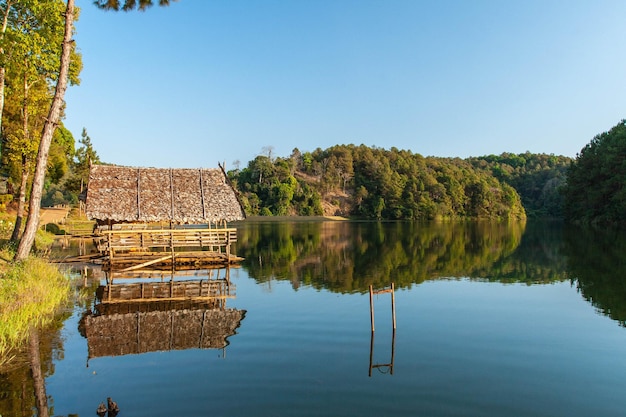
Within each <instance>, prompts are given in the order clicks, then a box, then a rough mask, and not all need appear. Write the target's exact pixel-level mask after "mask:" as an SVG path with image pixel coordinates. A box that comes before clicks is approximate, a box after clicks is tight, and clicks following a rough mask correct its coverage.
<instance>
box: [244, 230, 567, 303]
mask: <svg viewBox="0 0 626 417" xmlns="http://www.w3.org/2000/svg"><path fill="white" fill-rule="evenodd" d="M525 231H526V224H525V223H524V222H511V223H506V222H458V223H454V222H450V223H417V222H276V223H271V222H268V223H262V224H254V223H252V224H245V225H242V227H240V228H239V231H238V234H239V237H238V243H237V248H236V251H237V254H238V255H239V256H243V257H245V259H246V260H245V261H244V263H243V266H244V267H245V268H246V269H247V270H248V272H249V274H250V276H251V277H254V278H255V279H257V280H258V281H261V282H264V281H268V280H270V279H282V280H290V281H291V282H292V285H293V287H294V288H298V287H299V286H301V285H310V286H313V287H315V288H325V289H329V290H332V291H337V292H342V293H346V292H365V291H367V289H368V287H369V285H374V286H375V287H384V286H387V285H389V284H390V283H391V282H395V285H396V287H410V286H411V285H413V284H417V283H421V282H423V281H425V280H431V279H437V278H441V277H452V278H455V277H470V278H476V279H489V280H496V281H503V282H513V281H515V282H519V281H522V282H529V283H533V282H549V281H553V280H563V279H566V274H565V270H564V267H565V263H564V261H563V260H562V257H561V255H560V253H559V252H560V250H559V248H560V245H559V244H553V242H554V241H556V240H557V239H561V231H560V228H554V227H545V225H541V226H539V227H533V228H531V229H530V230H528V232H530V233H526V234H525ZM522 236H524V239H522ZM524 243H525V245H524Z"/></svg>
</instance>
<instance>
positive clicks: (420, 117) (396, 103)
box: [64, 0, 626, 169]
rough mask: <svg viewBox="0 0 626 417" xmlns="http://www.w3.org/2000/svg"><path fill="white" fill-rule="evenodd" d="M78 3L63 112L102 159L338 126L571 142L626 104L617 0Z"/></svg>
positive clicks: (410, 136)
mask: <svg viewBox="0 0 626 417" xmlns="http://www.w3.org/2000/svg"><path fill="white" fill-rule="evenodd" d="M77 5H78V6H79V7H80V8H81V15H80V20H79V21H78V22H77V25H76V31H77V33H76V36H75V40H76V43H77V46H78V48H79V50H80V51H81V53H82V55H83V63H84V69H83V72H82V74H81V84H80V85H79V86H73V87H70V88H69V89H68V92H67V94H66V101H67V109H66V119H65V121H64V123H65V125H66V127H67V128H68V129H70V130H71V131H72V133H73V134H74V137H75V139H76V140H77V141H78V139H79V138H80V135H81V131H82V129H83V127H84V128H86V129H87V132H88V134H89V136H90V137H91V140H92V142H93V144H94V146H95V148H96V151H97V152H98V154H99V155H100V158H101V159H102V160H103V161H106V162H109V163H115V164H120V165H131V166H153V167H173V168H180V167H216V166H217V163H218V162H220V163H221V162H225V163H226V167H227V169H230V168H233V166H234V165H235V161H239V163H240V166H241V167H244V166H245V165H246V164H247V163H248V161H250V160H252V159H254V158H255V157H256V156H257V155H258V154H260V153H262V151H263V149H264V148H265V149H267V148H268V147H271V148H272V149H273V153H274V155H275V156H283V157H287V156H289V155H290V154H291V152H292V150H293V149H294V148H296V147H297V148H298V149H300V151H302V152H304V151H313V150H315V149H316V148H318V147H319V148H322V149H326V148H328V147H330V146H333V145H336V144H350V143H353V144H355V145H360V144H365V145H368V146H377V147H382V148H386V149H389V148H391V147H396V148H398V149H409V150H411V151H413V152H414V153H419V154H422V155H424V156H431V155H432V156H441V157H461V158H466V157H468V156H480V155H486V154H500V153H502V152H513V153H522V152H526V151H530V152H533V153H553V154H557V155H566V156H571V157H574V156H576V154H577V152H579V151H580V150H581V149H582V147H584V146H585V145H586V144H587V143H588V142H589V141H590V140H591V139H592V138H593V137H594V136H595V135H596V134H598V133H601V132H603V131H606V130H608V129H610V128H611V127H612V126H614V125H615V124H617V123H618V122H619V121H620V120H621V119H623V118H626V111H625V110H626V53H625V52H626V25H624V19H625V18H626V2H625V1H623V0H615V1H609V0H586V1H577V0H538V1H535V0H527V1H512V0H511V1H506V0H442V1H420V0H376V1H371V0H309V1H305V0H254V1H252V0H250V1H248V0H229V1H227V0H180V1H178V2H176V3H173V4H172V5H170V6H169V7H166V8H160V7H156V6H155V7H153V8H151V9H149V10H148V11H146V12H136V11H135V12H129V13H123V12H117V13H115V12H103V11H100V10H98V9H96V8H95V6H93V5H92V1H91V0H77Z"/></svg>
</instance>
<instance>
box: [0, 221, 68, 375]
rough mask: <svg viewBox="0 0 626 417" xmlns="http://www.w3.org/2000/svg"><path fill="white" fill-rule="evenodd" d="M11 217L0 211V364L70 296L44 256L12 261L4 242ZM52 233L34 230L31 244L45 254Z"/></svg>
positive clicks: (59, 274) (63, 276) (62, 276)
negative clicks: (17, 261) (33, 239)
mask: <svg viewBox="0 0 626 417" xmlns="http://www.w3.org/2000/svg"><path fill="white" fill-rule="evenodd" d="M14 220H15V218H14V216H11V215H9V214H7V213H1V214H0V241H1V243H2V246H3V247H4V248H3V249H2V250H0V367H2V365H4V364H5V363H7V362H9V361H10V360H11V358H12V356H11V354H10V352H11V351H14V350H15V349H16V348H19V347H20V346H21V345H22V343H24V341H25V340H26V336H27V335H28V331H29V328H30V327H31V326H41V325H44V324H46V323H47V322H48V321H50V320H52V317H53V316H54V313H55V312H56V311H57V310H58V308H59V306H61V305H62V304H63V303H65V302H66V301H67V300H68V298H69V295H70V283H69V279H68V277H67V275H66V274H64V273H63V272H61V271H60V270H59V269H58V267H57V266H56V265H54V264H51V263H48V262H47V261H46V260H45V259H43V258H41V257H37V256H31V257H29V258H28V259H26V260H25V261H23V262H19V263H13V262H12V260H13V256H14V252H13V250H12V247H11V246H12V245H11V244H10V243H8V238H9V237H10V234H11V231H12V230H13V224H14V223H13V222H14ZM52 241H53V237H52V235H50V234H48V233H45V232H42V231H38V232H37V237H36V241H35V245H36V247H37V249H38V252H39V253H45V252H46V248H47V247H48V246H49V245H50V244H51V243H52Z"/></svg>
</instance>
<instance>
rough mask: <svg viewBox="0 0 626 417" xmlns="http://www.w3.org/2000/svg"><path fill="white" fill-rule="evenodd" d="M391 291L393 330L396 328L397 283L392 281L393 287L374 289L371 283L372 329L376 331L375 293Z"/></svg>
mask: <svg viewBox="0 0 626 417" xmlns="http://www.w3.org/2000/svg"><path fill="white" fill-rule="evenodd" d="M387 292H390V293H391V320H392V326H393V330H394V331H395V330H396V296H395V285H394V283H393V282H392V283H391V288H385V289H382V290H378V291H374V287H373V286H372V285H370V319H371V322H372V331H374V294H375V293H376V294H384V293H387Z"/></svg>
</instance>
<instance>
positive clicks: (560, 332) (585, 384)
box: [0, 221, 626, 417]
mask: <svg viewBox="0 0 626 417" xmlns="http://www.w3.org/2000/svg"><path fill="white" fill-rule="evenodd" d="M237 227H238V242H237V244H236V246H235V247H234V253H236V254H237V255H238V256H242V257H244V258H245V260H244V261H243V262H242V264H241V266H240V267H237V268H230V269H228V270H225V269H222V270H213V271H182V272H177V273H176V274H175V276H173V277H172V276H171V274H169V275H168V274H167V273H165V274H163V277H162V278H151V279H147V278H136V277H130V278H128V279H123V278H121V277H115V279H114V280H113V283H114V286H115V285H126V287H124V288H125V289H124V291H126V290H128V291H130V290H131V288H135V289H136V288H141V291H142V294H143V292H144V291H148V290H149V289H150V290H152V288H153V287H154V290H155V291H157V288H156V287H157V286H163V285H165V286H167V285H170V286H171V285H173V284H172V283H173V282H176V283H178V284H180V283H182V284H180V285H188V286H194V285H208V284H207V283H209V282H211V283H213V284H215V285H216V286H220V285H226V286H225V287H220V288H221V289H220V290H219V291H221V292H220V294H222V295H223V296H222V297H221V298H219V299H216V300H214V301H210V302H209V301H206V300H205V301H203V302H191V301H187V302H185V301H180V302H160V303H152V304H148V303H122V302H120V303H112V304H106V305H103V303H102V300H103V299H106V295H103V294H104V293H103V287H102V286H103V285H104V284H105V279H104V275H103V274H102V273H101V271H98V270H97V269H94V270H92V269H82V272H83V273H84V274H86V275H83V276H81V274H80V273H79V272H76V273H75V275H76V277H77V279H76V294H75V295H76V299H75V302H74V305H73V308H71V309H69V310H68V311H67V312H66V313H65V314H64V315H63V316H62V317H60V318H59V319H58V320H57V322H55V323H54V324H53V325H51V326H49V328H47V329H44V330H43V331H42V332H41V333H40V335H39V337H40V344H39V351H40V355H41V368H42V371H43V374H44V377H45V390H46V393H47V398H48V406H49V407H50V410H51V412H50V415H54V416H93V415H96V414H95V413H96V408H97V406H98V404H100V402H103V401H106V398H107V397H112V398H113V399H114V400H115V401H116V402H117V403H118V404H119V407H120V409H121V412H120V414H119V416H128V417H141V416H151V417H154V416H398V415H402V416H409V415H410V416H418V415H419V416H568V417H571V416H585V417H588V416H604V417H606V416H623V415H625V413H626V411H625V410H626V395H624V392H626V328H625V325H626V237H625V236H624V234H623V233H621V234H620V233H618V232H611V231H605V232H602V233H600V232H598V231H595V232H591V231H585V230H581V229H572V228H566V227H563V226H562V225H561V224H560V223H550V222H532V221H529V222H528V223H526V224H524V223H512V224H506V223H488V222H466V223H429V224H420V223H405V222H382V223H378V222H339V221H332V222H331V221H329V222H293V223H291V222H254V223H252V222H243V223H240V224H238V225H237ZM70 249H71V248H70ZM70 249H68V250H70ZM201 282H204V283H205V284H201ZM224 282H226V284H224ZM116 283H117V284H116ZM142 283H143V285H142ZM199 283H200V284H199ZM391 283H393V284H394V286H395V292H394V294H393V300H394V304H395V318H396V323H397V326H396V329H395V331H394V329H393V317H392V296H391V294H390V293H382V294H377V295H374V296H373V298H372V302H373V306H374V315H373V316H374V320H375V331H374V332H372V331H371V315H370V293H369V288H370V285H371V286H372V288H373V289H375V290H378V289H385V288H388V287H389V286H390V285H391ZM213 284H211V285H213ZM99 287H100V288H99ZM216 288H217V287H216ZM122 293H123V291H122ZM25 355H26V356H25V357H24V358H21V359H20V358H18V360H17V362H16V365H15V366H13V367H12V368H11V369H7V370H4V371H3V373H2V374H0V415H1V416H3V417H9V416H31V415H37V411H36V410H35V399H34V395H33V392H34V391H33V389H34V385H35V384H34V382H33V379H32V377H31V374H30V370H29V367H28V366H27V365H24V364H25V363H26V362H25V361H26V360H27V356H28V355H27V354H26V353H25Z"/></svg>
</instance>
